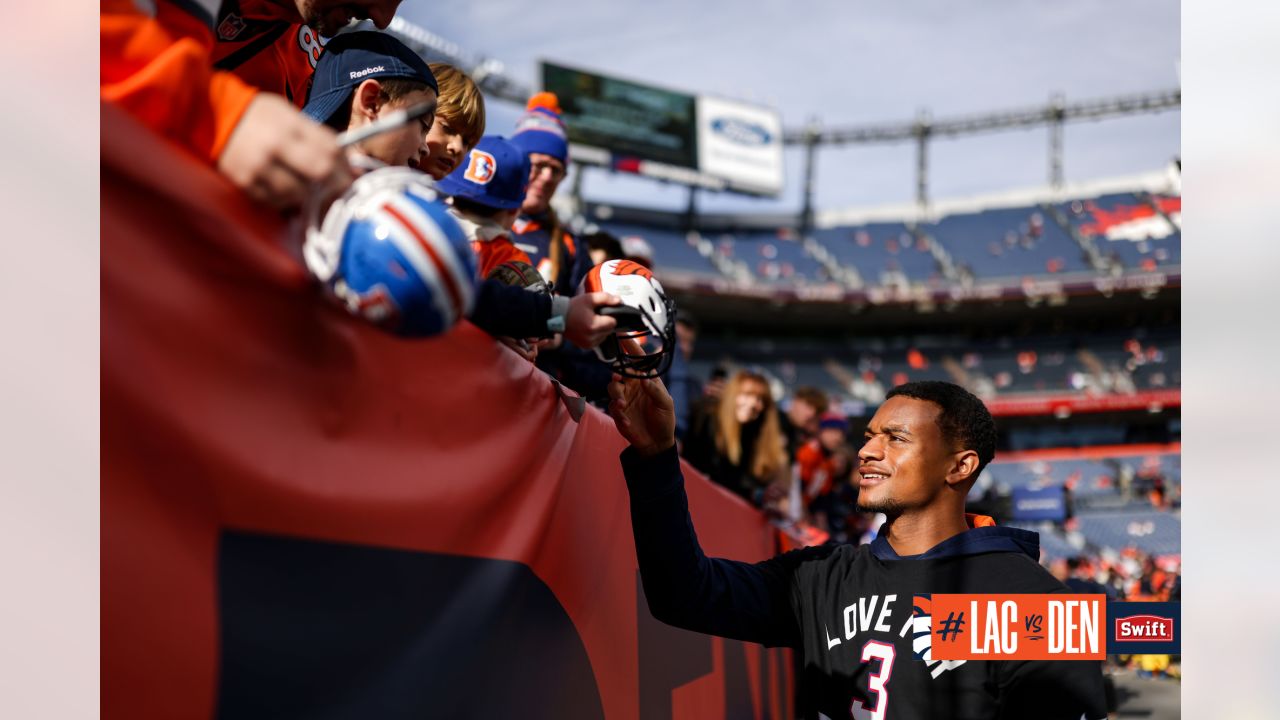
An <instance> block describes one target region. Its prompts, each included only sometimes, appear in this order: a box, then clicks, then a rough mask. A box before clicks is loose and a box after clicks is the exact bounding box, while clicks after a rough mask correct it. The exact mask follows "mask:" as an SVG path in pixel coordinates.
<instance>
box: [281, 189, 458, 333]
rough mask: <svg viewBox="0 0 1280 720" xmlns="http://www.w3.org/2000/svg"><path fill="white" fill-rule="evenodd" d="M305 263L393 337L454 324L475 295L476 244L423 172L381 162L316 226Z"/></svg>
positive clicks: (337, 294) (358, 312) (304, 251)
mask: <svg viewBox="0 0 1280 720" xmlns="http://www.w3.org/2000/svg"><path fill="white" fill-rule="evenodd" d="M310 220H311V222H310V223H309V227H308V228H307V236H306V241H305V242H304V244H303V248H302V254H303V258H304V259H305V260H306V264H307V269H308V270H310V272H311V274H312V275H313V276H315V278H316V279H318V280H319V281H320V282H322V283H324V285H325V288H326V289H327V290H328V291H329V292H330V293H331V294H332V295H333V296H334V297H335V298H337V299H338V300H339V301H340V302H341V303H342V304H343V306H345V307H346V308H347V310H348V311H349V312H351V313H352V314H353V315H357V316H360V317H363V318H364V319H366V320H368V321H370V322H372V323H374V324H375V325H378V326H380V327H382V328H384V329H386V330H388V331H390V332H392V333H394V334H396V335H405V336H412V337H426V336H431V335H438V334H440V333H443V332H445V331H447V330H448V329H449V328H451V327H453V325H454V324H455V323H457V322H458V320H460V319H462V318H464V317H466V316H467V315H468V314H469V313H470V312H471V308H472V305H473V303H474V302H475V295H476V285H477V279H476V263H475V257H474V253H473V252H472V250H471V245H470V243H469V242H468V241H467V238H466V235H465V233H463V231H462V228H461V227H459V225H458V223H457V221H456V220H454V219H453V217H452V216H451V215H450V214H449V212H448V208H447V206H445V205H444V203H442V202H441V201H440V199H439V196H438V195H437V194H436V191H435V189H434V188H433V187H432V185H431V182H430V180H429V179H428V178H427V176H426V175H423V174H422V173H420V172H418V171H417V170H413V169H410V168H403V167H384V168H379V169H377V170H373V171H371V172H369V173H366V174H364V175H362V176H361V177H359V178H358V179H357V180H356V181H355V183H354V184H352V186H351V188H350V189H349V190H347V192H346V193H344V194H343V195H342V197H340V198H338V199H337V200H335V201H334V202H333V204H332V205H331V206H330V207H329V211H328V212H327V213H326V214H325V217H324V222H323V223H321V224H320V225H319V227H316V223H315V217H314V214H312V217H311V218H310Z"/></svg>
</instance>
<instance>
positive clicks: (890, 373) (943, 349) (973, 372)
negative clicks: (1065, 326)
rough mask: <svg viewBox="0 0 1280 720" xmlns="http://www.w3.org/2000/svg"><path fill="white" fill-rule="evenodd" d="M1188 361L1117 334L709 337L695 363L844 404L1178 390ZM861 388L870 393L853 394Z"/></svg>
mask: <svg viewBox="0 0 1280 720" xmlns="http://www.w3.org/2000/svg"><path fill="white" fill-rule="evenodd" d="M1180 358H1181V353H1180V340H1179V338H1178V337H1176V336H1172V335H1160V336H1152V337H1146V338H1144V339H1142V340H1139V339H1137V338H1133V337H1126V336H1124V335H1111V336H1094V337H1090V338H1089V339H1088V341H1087V343H1085V342H1084V341H1082V340H1081V339H1080V338H1078V337H1065V336H1031V337H1022V338H1008V337H1005V338H998V339H993V340H987V341H973V340H969V339H967V338H963V337H956V338H947V337H941V338H939V337H922V338H901V337H900V338H890V339H881V340H880V341H878V343H877V344H876V345H875V346H866V345H862V344H845V343H840V342H835V341H822V340H804V339H794V338H788V339H787V340H786V341H785V342H771V341H767V340H757V341H745V340H743V339H735V340H733V341H726V340H720V339H717V338H712V337H707V338H703V339H702V340H700V341H699V344H698V346H697V349H696V357H695V360H697V361H699V362H700V363H701V364H700V365H699V367H703V368H706V369H708V370H709V368H710V367H711V366H713V365H714V364H716V363H721V362H723V363H729V364H734V365H751V364H757V365H760V366H762V367H763V368H764V369H766V370H768V371H769V372H770V373H772V374H774V375H775V377H777V378H778V379H779V380H780V381H782V383H783V384H784V385H785V386H787V387H788V388H794V387H795V386H797V385H814V386H816V387H819V388H822V389H824V390H826V391H827V392H829V393H830V394H831V395H833V396H835V397H840V398H849V399H853V400H860V401H862V402H867V403H871V404H878V403H879V402H880V401H881V400H882V399H883V393H884V391H885V390H887V389H888V388H891V387H893V386H894V385H898V384H901V383H904V382H909V381H912V380H946V381H950V382H960V383H962V384H964V385H966V386H968V387H970V388H971V389H974V390H975V391H978V390H980V389H985V390H986V391H989V392H986V395H988V396H996V397H1005V396H1011V395H1019V394H1043V393H1080V392H1095V393H1127V392H1133V391H1139V390H1149V389H1165V388H1177V387H1179V386H1180V383H1181V372H1180V365H1179V361H1180ZM700 376H701V377H705V372H704V373H703V374H702V375H700ZM855 383H860V384H859V387H860V388H861V390H853V389H851V385H853V384H855ZM863 390H864V391H865V392H862V391H863ZM877 396H878V397H877Z"/></svg>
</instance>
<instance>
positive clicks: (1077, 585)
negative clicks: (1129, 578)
mask: <svg viewBox="0 0 1280 720" xmlns="http://www.w3.org/2000/svg"><path fill="white" fill-rule="evenodd" d="M1066 564H1067V578H1066V579H1065V580H1063V582H1064V583H1065V584H1066V586H1067V587H1069V588H1071V591H1072V592H1077V593H1092V594H1098V595H1106V596H1107V599H1108V600H1115V599H1117V598H1116V592H1115V590H1114V589H1112V588H1110V587H1108V586H1106V585H1103V584H1102V583H1100V582H1098V581H1096V580H1094V575H1093V564H1092V563H1090V562H1089V559H1088V558H1085V557H1083V556H1079V555H1077V556H1076V557H1072V558H1067V563H1066Z"/></svg>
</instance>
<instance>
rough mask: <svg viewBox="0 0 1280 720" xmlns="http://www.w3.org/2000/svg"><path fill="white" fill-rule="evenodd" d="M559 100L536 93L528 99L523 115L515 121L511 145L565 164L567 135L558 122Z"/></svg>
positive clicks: (561, 124) (525, 151)
mask: <svg viewBox="0 0 1280 720" xmlns="http://www.w3.org/2000/svg"><path fill="white" fill-rule="evenodd" d="M561 112H562V111H561V110H560V99H559V98H557V97H556V94H555V93H551V92H540V93H538V94H537V95H534V96H533V97H531V98H529V104H528V106H526V110H525V113H524V115H521V116H520V119H519V120H517V121H516V131H515V134H513V135H512V136H511V142H512V143H514V144H515V145H516V147H518V148H520V149H521V150H523V151H524V153H525V154H526V155H528V154H529V153H541V154H543V155H550V156H551V157H553V158H556V159H557V160H559V161H560V162H562V163H564V164H566V165H568V164H569V135H568V132H567V131H566V130H565V126H564V120H562V119H560V113H561Z"/></svg>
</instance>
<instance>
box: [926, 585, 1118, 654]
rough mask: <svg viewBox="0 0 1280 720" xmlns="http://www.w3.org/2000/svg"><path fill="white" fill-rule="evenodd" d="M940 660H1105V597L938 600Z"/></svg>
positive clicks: (961, 597) (935, 609)
mask: <svg viewBox="0 0 1280 720" xmlns="http://www.w3.org/2000/svg"><path fill="white" fill-rule="evenodd" d="M932 615H933V621H932V630H931V632H932V633H933V657H934V659H936V660H1103V659H1105V658H1106V655H1107V647H1106V629H1105V628H1106V623H1107V599H1106V596H1105V595H1069V594H1035V595H936V594H935V595H933V596H932Z"/></svg>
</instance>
